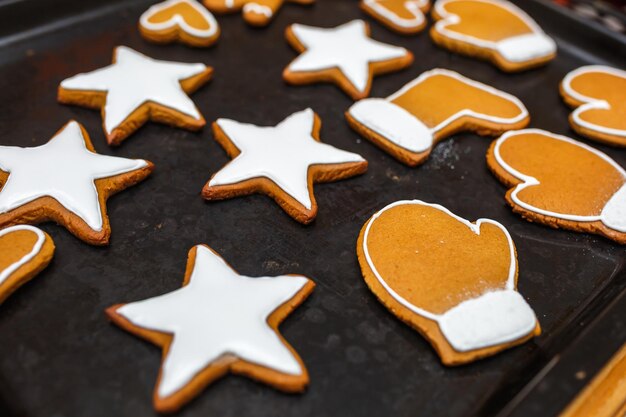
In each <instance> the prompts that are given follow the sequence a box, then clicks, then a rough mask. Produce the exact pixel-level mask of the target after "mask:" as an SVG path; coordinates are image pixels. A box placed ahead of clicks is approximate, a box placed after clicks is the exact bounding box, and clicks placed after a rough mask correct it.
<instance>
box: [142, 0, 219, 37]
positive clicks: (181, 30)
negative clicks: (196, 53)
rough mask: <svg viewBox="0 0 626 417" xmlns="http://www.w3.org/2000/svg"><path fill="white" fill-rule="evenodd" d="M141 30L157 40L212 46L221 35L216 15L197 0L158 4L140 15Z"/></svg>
mask: <svg viewBox="0 0 626 417" xmlns="http://www.w3.org/2000/svg"><path fill="white" fill-rule="evenodd" d="M139 32H140V33H141V36H143V37H144V38H145V39H147V40H149V41H152V42H156V43H170V42H175V41H180V42H182V43H186V44H188V45H191V46H210V45H213V43H215V41H216V40H217V38H218V37H219V36H220V28H219V25H218V24H217V21H216V20H215V17H213V15H212V14H211V12H209V11H208V10H207V9H205V8H204V7H203V6H202V5H201V4H200V3H198V2H197V1H196V0H167V1H164V2H162V3H158V4H155V5H154V6H152V7H150V8H149V9H148V10H146V11H145V13H144V14H142V15H141V18H140V19H139Z"/></svg>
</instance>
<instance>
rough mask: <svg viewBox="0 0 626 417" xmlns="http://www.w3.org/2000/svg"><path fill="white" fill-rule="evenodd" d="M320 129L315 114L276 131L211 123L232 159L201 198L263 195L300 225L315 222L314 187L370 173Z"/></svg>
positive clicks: (295, 117)
mask: <svg viewBox="0 0 626 417" xmlns="http://www.w3.org/2000/svg"><path fill="white" fill-rule="evenodd" d="M320 128H321V121H320V119H319V117H318V116H317V114H315V113H314V112H313V110H311V109H306V110H303V111H300V112H297V113H294V114H292V115H291V116H289V117H287V118H286V119H285V120H283V121H282V122H280V123H279V124H278V125H276V126H273V127H266V126H255V125H252V124H246V123H240V122H237V121H234V120H228V119H218V120H217V121H216V122H215V123H213V132H214V134H215V139H216V140H217V141H218V142H219V144H220V145H222V147H223V148H224V149H225V150H226V153H228V155H229V156H230V157H231V158H234V159H233V160H232V161H231V162H230V163H228V164H227V165H226V166H225V167H224V168H222V169H221V170H220V171H218V172H217V173H216V174H214V175H213V176H212V177H211V179H210V180H209V182H208V183H207V184H206V185H205V186H204V189H203V190H202V196H203V197H204V198H206V199H207V200H221V199H225V198H232V197H237V196H241V195H247V194H252V193H263V194H267V195H269V196H270V197H272V198H273V199H274V200H275V201H276V202H277V203H278V204H279V205H280V206H281V207H282V208H283V210H285V211H286V212H287V214H289V215H290V216H291V217H293V218H294V219H295V220H297V221H299V222H300V223H304V224H308V223H310V222H312V221H313V220H314V219H315V216H316V215H317V203H316V202H315V196H314V195H313V184H314V183H316V182H330V181H337V180H340V179H343V178H349V177H352V176H354V175H358V174H361V173H363V172H365V170H367V161H366V160H365V159H363V157H361V156H360V155H357V154H355V153H352V152H346V151H343V150H340V149H337V148H335V147H333V146H331V145H328V144H325V143H322V142H321V141H320V137H319V132H320Z"/></svg>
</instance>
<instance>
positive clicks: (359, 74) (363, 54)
mask: <svg viewBox="0 0 626 417" xmlns="http://www.w3.org/2000/svg"><path fill="white" fill-rule="evenodd" d="M369 32H370V30H369V25H368V24H367V23H366V22H364V21H362V20H353V21H351V22H348V23H344V24H343V25H340V26H337V27H335V28H319V27H313V26H305V25H301V24H297V23H296V24H293V25H291V26H289V27H288V28H287V32H286V38H287V41H288V42H289V43H290V44H291V46H292V47H293V48H294V49H296V50H297V51H298V52H300V53H301V54H300V55H299V56H298V57H297V58H296V59H294V60H293V61H292V62H291V63H290V64H289V65H288V66H287V68H285V71H284V72H283V78H284V79H285V81H287V82H288V83H291V84H311V83H315V82H319V81H325V80H332V81H333V82H334V83H335V84H337V85H338V86H339V87H340V88H341V89H342V90H343V91H344V92H345V93H346V94H348V95H349V96H350V97H352V98H353V99H354V100H358V99H361V98H364V97H367V96H368V95H369V93H370V90H371V88H372V79H373V77H374V75H376V74H384V73H387V72H391V71H396V70H400V69H402V68H404V67H407V66H409V65H410V64H411V63H412V62H413V54H411V52H409V51H408V50H406V49H405V48H402V47H399V46H393V45H388V44H386V43H382V42H378V41H375V40H373V39H372V38H370V37H369Z"/></svg>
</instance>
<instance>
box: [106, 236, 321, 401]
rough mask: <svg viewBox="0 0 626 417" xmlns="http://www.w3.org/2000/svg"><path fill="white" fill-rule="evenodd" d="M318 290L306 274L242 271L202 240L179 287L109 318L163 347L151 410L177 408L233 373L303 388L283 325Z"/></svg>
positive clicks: (304, 379) (304, 376) (112, 311)
mask: <svg viewBox="0 0 626 417" xmlns="http://www.w3.org/2000/svg"><path fill="white" fill-rule="evenodd" d="M314 287H315V284H314V283H313V281H311V280H309V279H308V278H306V277H304V276H301V275H283V276H277V277H259V278H251V277H247V276H243V275H239V274H238V273H237V272H235V271H234V270H233V269H232V268H231V267H230V265H228V264H227V263H226V261H224V259H222V258H221V257H220V256H219V255H218V254H217V253H216V252H214V251H213V250H212V249H211V248H209V247H208V246H205V245H198V246H195V247H194V248H192V249H191V251H190V252H189V257H188V260H187V270H186V272H185V279H184V282H183V287H182V288H180V289H178V290H175V291H172V292H170V293H167V294H164V295H161V296H157V297H154V298H149V299H147V300H143V301H138V302H134V303H129V304H119V305H115V306H112V307H110V308H109V309H107V315H108V316H109V318H110V319H111V320H113V322H114V323H116V324H117V325H119V326H120V327H122V328H124V329H125V330H128V331H129V332H131V333H134V334H136V335H137V336H139V337H142V338H144V339H146V340H148V341H150V342H152V343H154V344H156V345H159V346H161V347H162V348H163V361H162V365H161V372H160V373H159V378H158V381H157V383H156V387H155V390H154V407H155V409H156V410H157V411H159V412H172V411H176V410H178V409H179V408H180V407H182V406H183V405H184V404H185V403H187V402H188V401H190V400H191V399H192V398H193V397H195V396H196V395H197V394H198V393H200V391H202V390H203V389H204V388H205V387H206V386H207V385H209V384H211V383H212V382H213V381H215V380H216V379H219V378H220V377H222V376H223V375H224V374H226V373H228V372H232V373H234V374H241V375H245V376H248V377H250V378H253V379H256V380H258V381H260V382H264V383H266V384H268V385H271V386H273V387H275V388H277V389H280V390H283V391H286V392H299V391H302V390H304V388H305V387H306V385H307V384H308V381H309V376H308V373H307V370H306V368H305V366H304V364H303V363H302V360H301V359H300V357H299V356H298V354H297V353H296V351H295V350H294V349H293V348H292V347H291V346H289V344H288V343H287V342H286V341H285V340H284V339H283V337H282V336H281V335H280V333H279V332H278V326H279V325H280V323H281V322H282V321H283V320H284V319H285V318H286V317H287V316H288V315H289V314H290V313H291V312H292V311H293V310H294V309H295V308H296V307H298V306H299V305H300V304H301V303H302V302H303V301H304V300H305V299H306V298H307V297H308V296H309V294H310V293H311V291H313V288H314Z"/></svg>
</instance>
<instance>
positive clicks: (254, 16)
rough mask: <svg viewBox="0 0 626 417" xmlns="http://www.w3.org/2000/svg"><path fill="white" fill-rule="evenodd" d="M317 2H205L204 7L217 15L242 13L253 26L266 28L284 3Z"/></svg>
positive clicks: (306, 0)
mask: <svg viewBox="0 0 626 417" xmlns="http://www.w3.org/2000/svg"><path fill="white" fill-rule="evenodd" d="M314 2H315V0H204V5H205V6H206V7H207V8H208V9H209V10H211V11H213V12H215V13H233V12H237V11H239V10H241V11H242V14H243V19H244V20H245V21H246V22H247V23H248V24H250V25H252V26H265V25H267V24H268V23H269V22H271V21H272V19H273V18H274V15H275V14H276V13H277V12H278V9H280V8H281V6H282V5H283V3H295V4H301V5H310V4H313V3H314Z"/></svg>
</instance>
